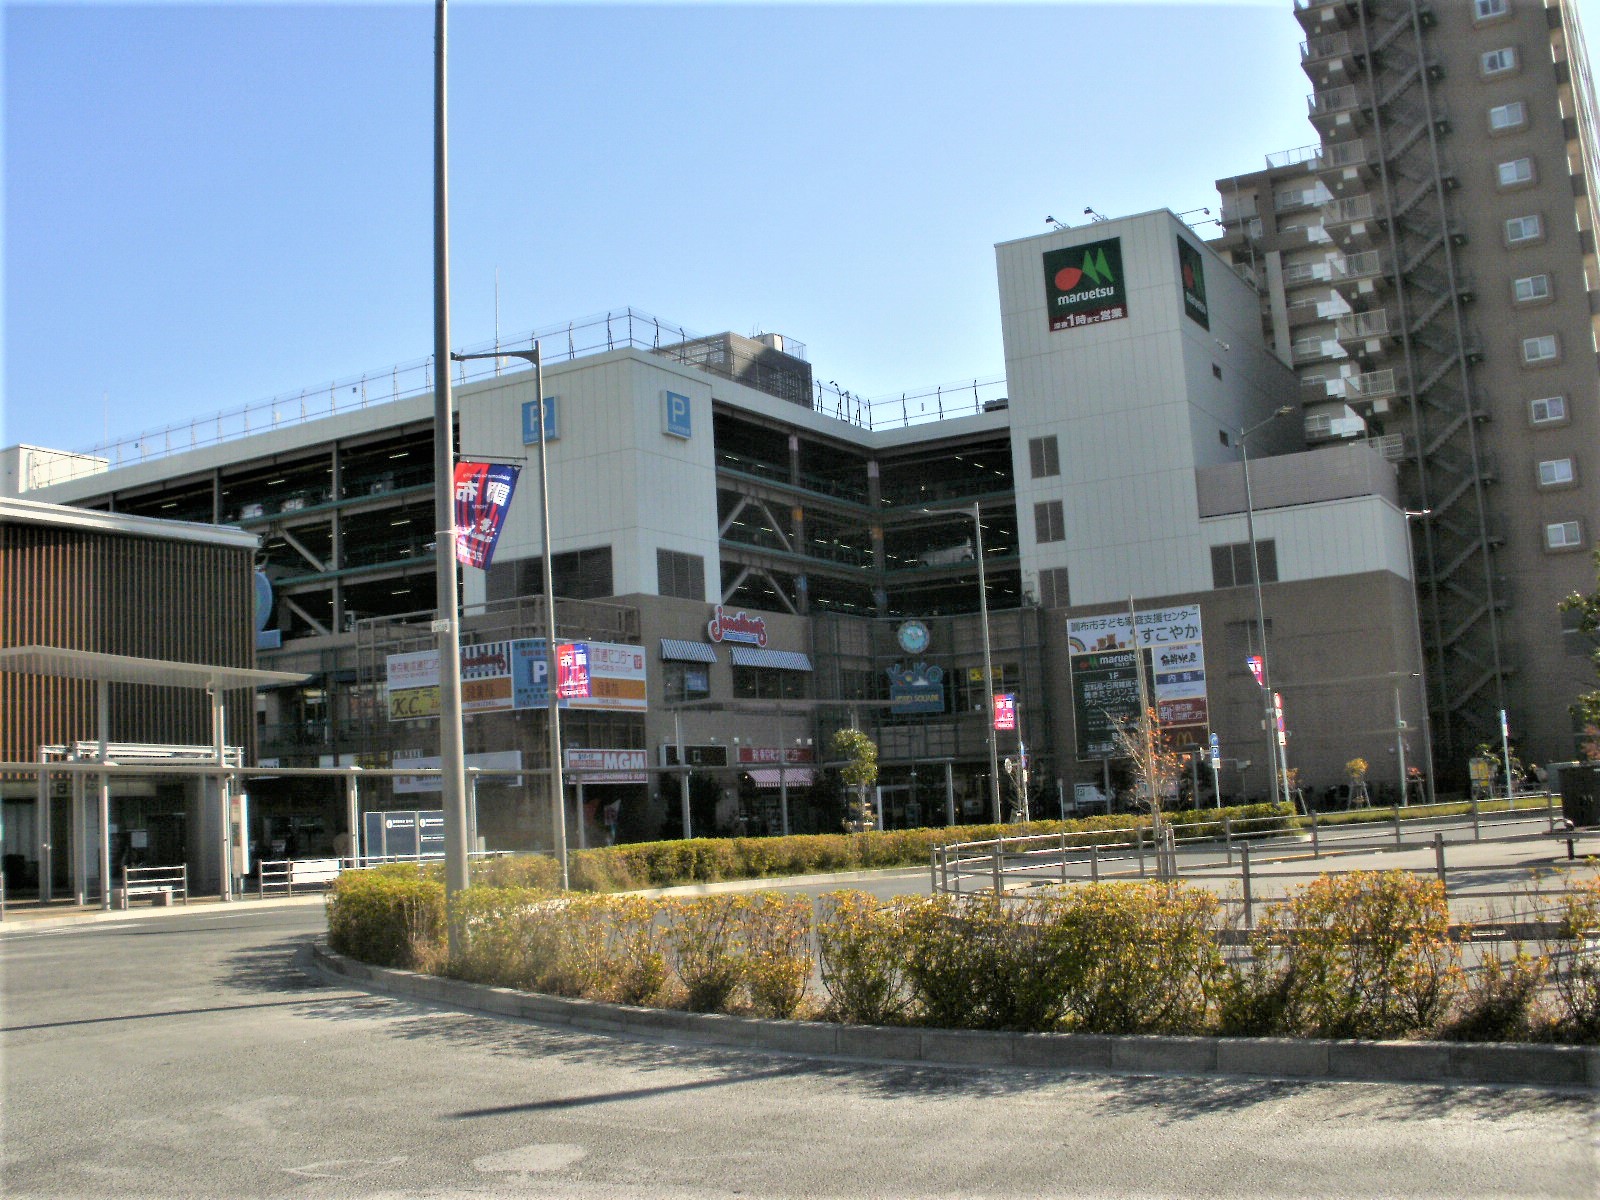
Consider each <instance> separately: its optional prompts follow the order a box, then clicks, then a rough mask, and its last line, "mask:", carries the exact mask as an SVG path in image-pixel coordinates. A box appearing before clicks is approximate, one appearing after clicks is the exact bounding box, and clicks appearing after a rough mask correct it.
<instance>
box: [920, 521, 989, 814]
mask: <svg viewBox="0 0 1600 1200" xmlns="http://www.w3.org/2000/svg"><path fill="white" fill-rule="evenodd" d="M981 503H982V502H981V501H978V500H974V501H973V502H972V535H973V549H974V551H975V552H976V554H977V557H978V619H979V621H980V622H981V623H982V626H983V693H984V698H985V703H984V714H983V719H984V724H985V727H986V728H987V729H988V733H989V807H990V810H991V812H992V814H993V817H994V823H995V824H996V825H998V824H1000V750H999V746H998V744H997V743H996V741H995V731H994V658H993V655H992V653H991V650H990V645H989V585H988V579H987V577H986V576H985V575H984V569H983V512H982V509H981V507H980V505H981ZM922 511H923V512H924V513H927V514H928V515H929V516H938V515H940V514H942V513H965V512H966V511H967V509H966V508H965V507H964V506H963V507H961V508H925V509H923V510H922Z"/></svg>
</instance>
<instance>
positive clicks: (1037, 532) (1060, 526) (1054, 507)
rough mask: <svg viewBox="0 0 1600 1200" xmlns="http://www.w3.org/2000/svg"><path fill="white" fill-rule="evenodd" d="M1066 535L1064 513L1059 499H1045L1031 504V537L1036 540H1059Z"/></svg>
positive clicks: (1041, 541)
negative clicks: (1039, 502)
mask: <svg viewBox="0 0 1600 1200" xmlns="http://www.w3.org/2000/svg"><path fill="white" fill-rule="evenodd" d="M1066 536H1067V523H1066V514H1065V513H1064V512H1063V511H1062V508H1061V501H1059V500H1046V501H1044V502H1043V503H1041V504H1035V505H1034V506H1033V537H1034V540H1035V541H1036V542H1039V543H1041V544H1042V543H1044V542H1059V541H1062V540H1063V539H1065V538H1066Z"/></svg>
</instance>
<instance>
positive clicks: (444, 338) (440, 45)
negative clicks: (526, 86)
mask: <svg viewBox="0 0 1600 1200" xmlns="http://www.w3.org/2000/svg"><path fill="white" fill-rule="evenodd" d="M433 59H434V61H433V65H434V76H433V361H434V365H435V367H436V370H435V371H434V376H435V378H434V394H433V395H434V398H433V497H434V499H433V513H434V521H433V527H434V529H435V531H436V532H435V535H434V536H435V546H436V549H435V554H434V589H435V592H436V598H435V604H436V606H437V607H436V609H435V613H434V618H435V619H434V622H433V629H434V632H435V633H436V634H437V635H438V639H439V770H440V773H439V790H440V793H441V796H440V799H441V802H442V804H443V806H444V813H445V822H444V830H445V899H446V904H447V905H448V904H449V901H450V900H451V899H452V898H453V897H454V896H455V894H456V893H457V892H460V891H463V890H465V889H466V887H467V884H468V878H467V802H466V777H465V771H466V753H465V747H464V746H463V738H462V734H461V626H460V624H459V621H458V614H457V611H456V529H455V523H456V521H455V473H456V471H455V464H456V456H455V411H454V408H455V405H454V400H453V398H452V396H451V395H450V221H449V171H448V139H447V136H446V135H447V123H446V119H445V80H446V71H445V0H437V2H436V3H435V5H434V56H433ZM446 924H447V926H448V930H449V934H448V936H449V947H450V957H451V958H452V959H454V958H456V957H457V956H458V955H459V954H460V953H462V952H463V951H464V950H465V949H466V947H465V945H464V944H463V937H464V935H463V932H462V930H461V928H460V925H461V923H460V922H459V921H458V920H456V919H455V918H454V917H453V916H452V917H451V919H449V920H448V921H447V922H446Z"/></svg>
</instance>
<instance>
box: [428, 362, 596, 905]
mask: <svg viewBox="0 0 1600 1200" xmlns="http://www.w3.org/2000/svg"><path fill="white" fill-rule="evenodd" d="M450 357H451V358H452V359H454V360H455V361H456V362H466V361H467V360H468V359H474V358H520V359H522V360H524V361H525V362H528V363H531V364H532V365H533V415H534V418H535V420H536V422H537V424H536V426H535V427H536V428H537V429H538V431H539V528H540V537H541V539H542V540H543V543H544V631H545V646H544V650H545V676H544V685H545V701H546V704H547V705H548V711H549V719H548V722H547V725H548V729H549V733H550V805H551V820H552V821H553V823H554V826H555V834H554V841H555V844H556V857H557V858H558V859H559V860H560V862H561V888H562V890H563V891H565V890H566V889H567V887H568V886H569V884H570V883H571V878H570V875H569V872H568V866H567V796H566V781H565V780H564V779H563V778H562V772H561V705H560V699H561V698H560V696H559V695H558V694H557V691H556V588H555V574H554V570H553V568H552V567H551V565H550V564H551V560H552V559H553V558H554V557H555V555H554V554H552V553H551V549H550V459H549V455H548V453H547V451H546V448H545V443H546V438H545V421H544V361H543V359H542V358H541V357H540V354H539V343H538V342H535V343H534V344H533V349H532V350H496V351H494V352H492V353H483V354H452V355H451V356H450ZM446 374H448V372H446ZM578 820H579V821H582V820H583V813H582V812H579V813H578Z"/></svg>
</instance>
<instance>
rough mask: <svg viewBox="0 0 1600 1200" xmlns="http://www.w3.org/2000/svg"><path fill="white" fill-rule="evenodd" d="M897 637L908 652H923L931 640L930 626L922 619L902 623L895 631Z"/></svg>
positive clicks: (903, 648) (901, 646) (902, 647)
mask: <svg viewBox="0 0 1600 1200" xmlns="http://www.w3.org/2000/svg"><path fill="white" fill-rule="evenodd" d="M895 637H896V638H898V639H899V642H900V649H902V650H904V651H905V652H906V653H907V654H921V653H922V652H923V651H924V650H926V649H927V648H928V642H929V641H930V640H931V638H930V635H929V633H928V627H927V626H926V625H924V624H923V623H922V622H921V621H906V622H904V623H902V624H901V626H900V628H899V629H898V630H896V631H895Z"/></svg>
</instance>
